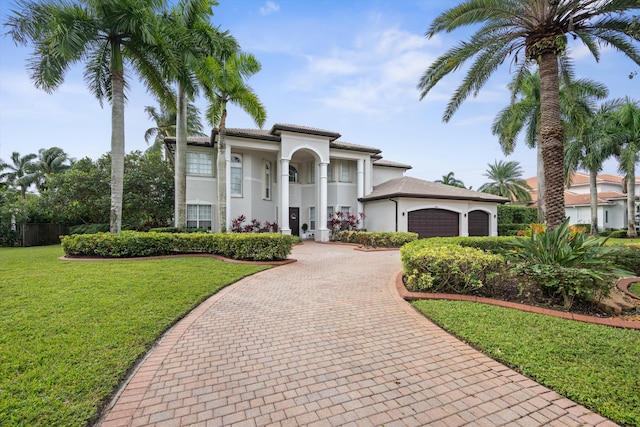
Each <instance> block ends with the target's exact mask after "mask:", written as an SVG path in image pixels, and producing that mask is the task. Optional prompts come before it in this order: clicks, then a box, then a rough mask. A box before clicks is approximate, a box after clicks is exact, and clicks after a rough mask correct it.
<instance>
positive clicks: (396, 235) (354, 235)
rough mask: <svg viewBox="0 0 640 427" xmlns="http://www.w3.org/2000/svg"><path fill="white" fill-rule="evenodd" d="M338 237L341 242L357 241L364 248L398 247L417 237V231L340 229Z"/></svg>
mask: <svg viewBox="0 0 640 427" xmlns="http://www.w3.org/2000/svg"><path fill="white" fill-rule="evenodd" d="M338 239H339V240H340V241H341V242H343V243H357V244H359V245H362V246H364V247H365V248H399V247H401V246H402V245H405V244H407V243H409V242H413V241H414V240H417V239H418V233H406V232H373V231H341V232H340V233H339V234H338Z"/></svg>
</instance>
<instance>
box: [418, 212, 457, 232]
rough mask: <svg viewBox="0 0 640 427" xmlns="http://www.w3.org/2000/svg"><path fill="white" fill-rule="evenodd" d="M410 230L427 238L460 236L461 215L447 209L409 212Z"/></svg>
mask: <svg viewBox="0 0 640 427" xmlns="http://www.w3.org/2000/svg"><path fill="white" fill-rule="evenodd" d="M408 219H409V221H408V230H409V231H410V232H413V233H418V236H419V237H420V238H421V239H423V238H425V237H453V236H459V235H460V214H459V213H457V212H453V211H449V210H446V209H421V210H417V211H411V212H409V218H408Z"/></svg>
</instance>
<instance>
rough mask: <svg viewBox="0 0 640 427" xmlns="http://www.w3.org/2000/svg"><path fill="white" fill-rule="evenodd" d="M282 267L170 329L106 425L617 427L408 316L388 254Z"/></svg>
mask: <svg viewBox="0 0 640 427" xmlns="http://www.w3.org/2000/svg"><path fill="white" fill-rule="evenodd" d="M292 258H295V259H297V260H298V262H296V263H293V264H289V265H286V266H282V267H277V268H274V269H271V270H269V271H266V272H263V273H260V274H257V275H254V276H251V277H248V278H246V279H244V280H242V281H240V282H238V283H237V284H235V285H233V286H231V287H229V288H226V289H225V290H223V291H222V292H220V293H218V294H217V295H215V296H213V297H212V298H210V299H209V300H207V301H206V302H205V303H204V304H202V305H201V306H199V307H198V308H197V309H196V310H195V311H194V312H192V313H191V314H190V315H189V316H188V317H186V318H185V319H184V320H182V321H181V322H180V323H179V324H178V325H176V327H175V328H174V329H173V330H172V331H170V332H169V333H168V334H167V335H166V336H165V337H164V338H163V339H162V341H161V342H160V343H159V345H158V346H157V347H156V348H155V349H154V350H153V351H152V352H151V353H150V355H149V356H148V358H147V359H146V360H145V361H144V362H143V363H142V365H141V366H140V367H139V368H138V370H137V372H136V373H135V375H134V376H133V377H132V378H131V380H130V381H129V383H128V384H127V385H126V387H125V388H124V390H123V391H122V392H121V394H120V396H119V398H118V400H117V402H116V403H115V405H114V406H113V407H112V408H110V412H109V413H108V415H107V416H106V418H105V419H104V421H103V422H102V424H101V425H102V427H119V426H143V425H145V426H146V425H153V426H258V427H262V426H270V425H273V426H307V425H309V426H358V427H361V426H383V425H384V426H385V427H394V426H426V425H429V426H448V427H450V426H461V425H477V426H497V425H520V426H538V425H552V426H583V425H597V426H613V425H616V424H614V423H613V422H611V421H609V420H607V419H605V418H603V417H601V416H599V415H597V414H594V413H593V412H591V411H589V410H587V409H585V408H584V407H582V406H580V405H577V404H575V403H574V402H572V401H570V400H568V399H565V398H563V397H561V396H560V395H558V394H557V393H555V392H553V391H550V390H549V389H547V388H545V387H543V386H541V385H539V384H537V383H536V382H534V381H531V380H529V379H527V378H526V377H524V376H522V375H520V374H518V373H516V372H514V371H513V370H511V369H508V368H506V367H505V366H503V365H501V364H500V363H497V362H495V361H493V360H492V359H490V358H488V357H486V356H484V355H483V354H481V353H479V352H478V351H476V350H474V349H472V348H471V347H469V346H468V345H466V344H464V343H462V342H460V341H458V340H457V339H455V338H453V337H452V336H450V335H448V334H447V333H445V332H443V331H442V330H441V329H440V328H438V327H436V326H435V325H433V324H432V323H431V322H429V321H428V320H427V319H425V318H423V317H422V316H421V315H419V314H417V313H416V312H415V311H413V309H412V308H411V307H410V306H409V305H408V304H407V303H405V302H404V301H402V300H401V299H400V298H399V297H398V296H397V294H396V293H395V287H394V280H393V279H394V275H395V273H396V272H397V271H399V270H400V267H401V265H400V255H399V253H398V251H386V252H360V251H356V250H354V248H353V247H350V246H342V245H330V244H318V243H312V242H311V243H304V244H303V245H298V246H296V247H295V248H294V250H293V254H292Z"/></svg>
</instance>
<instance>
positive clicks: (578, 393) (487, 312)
mask: <svg viewBox="0 0 640 427" xmlns="http://www.w3.org/2000/svg"><path fill="white" fill-rule="evenodd" d="M413 305H414V306H415V307H416V308H417V309H418V310H420V311H421V312H422V313H423V314H424V315H425V316H427V317H428V318H430V319H432V320H433V321H434V322H436V323H437V324H439V325H440V326H442V327H443V328H444V329H445V330H447V331H449V332H451V333H453V334H454V335H456V336H458V337H459V338H461V339H462V340H464V341H465V342H468V343H470V344H472V345H474V346H475V347H477V348H479V349H480V350H481V351H482V352H484V353H485V354H487V355H489V356H491V357H493V358H494V359H497V360H499V361H500V362H502V363H504V364H506V365H508V366H511V367H512V368H514V369H516V370H518V371H519V372H521V373H523V374H524V375H526V376H528V377H530V378H532V379H534V380H535V381H537V382H539V383H541V384H544V385H546V386H548V387H549V388H552V389H553V390H555V391H557V392H558V393H560V394H562V395H564V396H566V397H568V398H569V399H571V400H573V401H575V402H578V403H580V404H582V405H584V406H586V407H588V408H590V409H592V410H593V411H595V412H597V413H599V414H601V415H603V416H605V417H608V418H610V419H612V420H614V421H617V422H619V423H623V424H627V425H633V426H640V388H639V387H640V383H639V382H638V381H639V379H640V331H638V330H627V329H617V328H611V327H606V326H600V325H593V324H588V323H581V322H574V321H568V320H563V319H558V318H555V317H551V316H543V315H539V314H533V313H524V312H521V311H518V310H512V309H506V308H502V307H494V306H488V305H483V304H477V303H470V302H455V301H429V300H423V301H416V302H414V303H413Z"/></svg>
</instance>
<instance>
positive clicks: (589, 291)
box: [509, 219, 624, 310]
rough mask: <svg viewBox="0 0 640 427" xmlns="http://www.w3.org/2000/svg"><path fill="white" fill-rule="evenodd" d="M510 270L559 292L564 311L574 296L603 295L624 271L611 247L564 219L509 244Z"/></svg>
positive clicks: (588, 297)
mask: <svg viewBox="0 0 640 427" xmlns="http://www.w3.org/2000/svg"><path fill="white" fill-rule="evenodd" d="M511 246H512V248H513V249H512V251H511V252H510V253H509V256H510V258H511V259H512V260H514V261H516V263H515V264H514V270H515V272H516V274H517V275H519V276H520V277H521V278H522V279H523V280H525V281H532V282H533V283H534V284H536V285H537V286H538V287H539V288H540V289H542V290H543V291H545V292H547V293H548V294H550V295H554V294H557V295H560V296H562V299H563V301H564V306H565V308H566V309H567V310H568V309H569V308H571V306H572V305H573V301H574V299H575V298H578V299H581V300H592V299H593V298H596V297H598V296H600V295H603V296H606V295H608V294H609V291H610V290H611V288H612V287H613V285H614V284H615V281H616V275H618V274H624V272H621V271H620V270H618V269H616V267H615V264H614V261H613V256H612V255H613V253H614V251H615V250H614V249H612V247H605V246H603V242H601V241H600V239H598V238H597V237H592V236H589V235H588V234H587V233H585V232H581V231H580V230H577V229H571V228H570V227H569V219H566V220H565V221H564V222H563V223H562V224H561V225H560V226H558V227H557V228H555V229H554V230H553V231H543V232H537V233H532V234H531V236H530V237H527V238H518V239H516V240H514V241H513V243H511Z"/></svg>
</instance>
